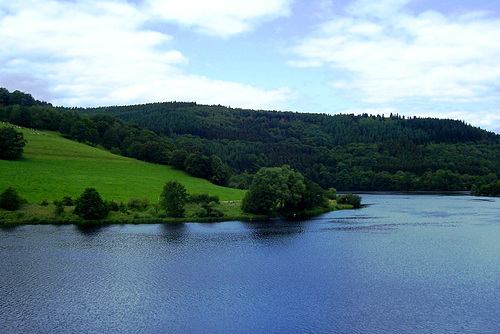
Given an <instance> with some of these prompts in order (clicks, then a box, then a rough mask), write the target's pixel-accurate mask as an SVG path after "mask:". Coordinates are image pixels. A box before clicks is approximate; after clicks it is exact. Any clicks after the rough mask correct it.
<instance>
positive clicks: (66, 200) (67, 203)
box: [61, 196, 75, 206]
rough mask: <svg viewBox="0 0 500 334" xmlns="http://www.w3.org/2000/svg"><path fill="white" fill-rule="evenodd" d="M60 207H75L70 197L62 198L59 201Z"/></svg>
mask: <svg viewBox="0 0 500 334" xmlns="http://www.w3.org/2000/svg"><path fill="white" fill-rule="evenodd" d="M61 203H62V205H64V206H73V205H75V202H74V201H73V199H72V198H71V196H64V197H63V199H62V201H61Z"/></svg>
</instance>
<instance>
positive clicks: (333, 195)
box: [325, 188, 337, 200]
mask: <svg viewBox="0 0 500 334" xmlns="http://www.w3.org/2000/svg"><path fill="white" fill-rule="evenodd" d="M325 196H326V197H327V198H328V199H333V200H336V199H337V189H335V188H330V189H328V190H327V191H325Z"/></svg>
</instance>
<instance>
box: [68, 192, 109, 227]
mask: <svg viewBox="0 0 500 334" xmlns="http://www.w3.org/2000/svg"><path fill="white" fill-rule="evenodd" d="M75 204H76V207H75V210H74V211H73V213H74V214H75V215H78V216H80V217H82V218H85V219H90V220H95V219H102V218H104V217H106V216H107V215H108V213H109V209H108V207H107V205H106V204H105V203H104V201H103V200H102V198H101V195H99V193H98V192H97V190H95V189H94V188H87V189H85V191H84V192H83V194H82V195H81V196H80V197H78V199H77V200H76V203H75Z"/></svg>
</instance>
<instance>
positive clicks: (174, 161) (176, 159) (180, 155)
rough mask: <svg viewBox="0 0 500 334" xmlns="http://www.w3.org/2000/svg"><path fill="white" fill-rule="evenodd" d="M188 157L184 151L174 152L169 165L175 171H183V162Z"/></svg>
mask: <svg viewBox="0 0 500 334" xmlns="http://www.w3.org/2000/svg"><path fill="white" fill-rule="evenodd" d="M187 156H188V152H187V151H186V150H175V151H173V152H172V154H171V155H170V164H171V165H172V166H174V167H175V168H177V169H181V170H184V168H185V167H184V162H185V161H186V158H187Z"/></svg>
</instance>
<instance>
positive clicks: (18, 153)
mask: <svg viewBox="0 0 500 334" xmlns="http://www.w3.org/2000/svg"><path fill="white" fill-rule="evenodd" d="M25 145H26V140H24V135H23V134H22V132H18V131H16V130H14V129H13V128H11V127H2V128H0V159H7V160H17V159H20V158H21V157H22V156H23V151H24V146H25Z"/></svg>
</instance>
